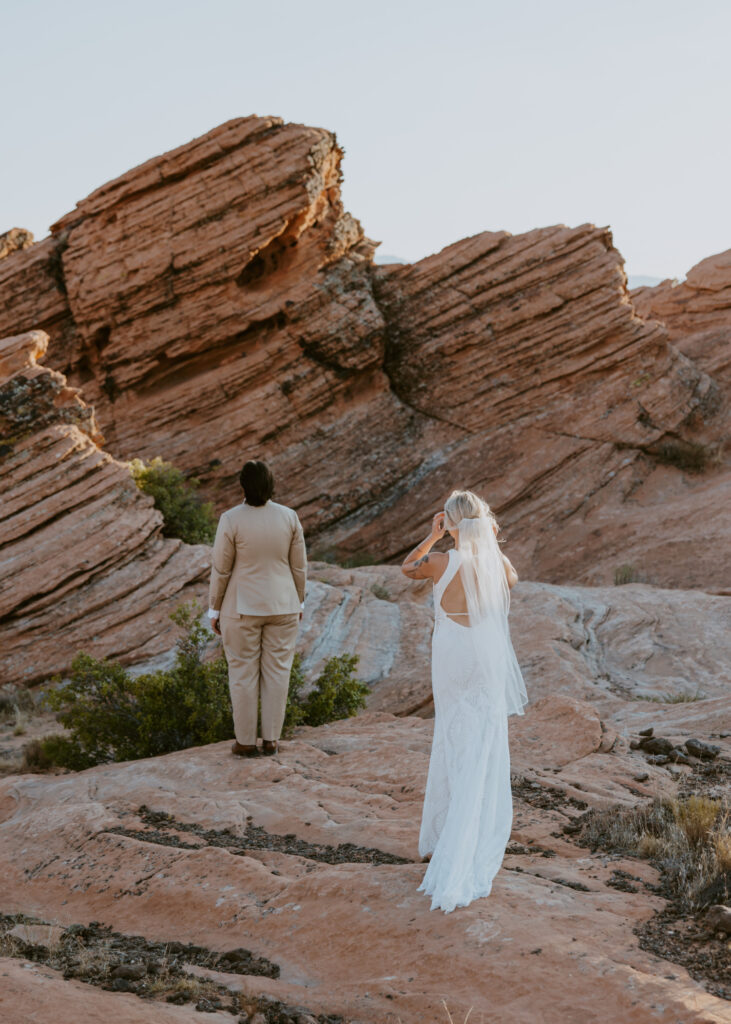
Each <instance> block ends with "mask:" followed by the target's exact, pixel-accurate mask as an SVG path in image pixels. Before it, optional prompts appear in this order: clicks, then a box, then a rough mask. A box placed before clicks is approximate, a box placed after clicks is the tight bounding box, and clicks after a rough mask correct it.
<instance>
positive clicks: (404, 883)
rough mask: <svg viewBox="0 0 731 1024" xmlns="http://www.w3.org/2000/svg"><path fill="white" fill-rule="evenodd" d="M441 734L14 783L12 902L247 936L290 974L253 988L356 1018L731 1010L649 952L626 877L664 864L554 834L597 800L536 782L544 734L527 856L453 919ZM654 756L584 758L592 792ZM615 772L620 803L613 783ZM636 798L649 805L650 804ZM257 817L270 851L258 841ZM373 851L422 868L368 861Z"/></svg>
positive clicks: (181, 937) (74, 918)
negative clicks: (610, 855) (361, 856)
mask: <svg viewBox="0 0 731 1024" xmlns="http://www.w3.org/2000/svg"><path fill="white" fill-rule="evenodd" d="M544 708H545V709H546V710H545V716H544V717H545V722H546V727H547V730H548V731H547V734H546V738H547V739H548V737H549V736H551V735H554V736H555V737H556V741H557V742H561V743H563V742H564V740H565V741H566V742H567V744H568V748H569V750H568V756H574V755H581V754H582V750H581V749H580V745H579V746H576V745H574V746H572V744H573V740H572V738H571V737H570V736H568V737H567V736H564V735H562V734H561V732H560V730H559V731H553V732H552V730H554V724H552V723H555V722H556V720H557V716H556V706H555V705H554V706H553V710H552V708H551V704H550V702H547V703H546V704H545V705H544ZM538 710H539V709H533V711H534V713H538ZM563 714H564V716H565V721H566V724H567V726H569V727H570V726H571V722H572V715H573V716H574V717H573V721H574V722H576V721H578V720H579V719H582V720H584V721H585V722H591V718H592V715H593V711H592V709H591V708H590V707H588V708H582V707H580V706H579V703H578V702H576V704H574V705H573V711H572V712H571V713H570V712H569V707H568V705H565V706H564V710H563ZM576 716H579V717H578V718H576ZM587 716H588V717H587ZM582 728H583V727H582ZM430 738H431V724H430V723H429V722H425V721H423V720H421V719H419V718H413V717H412V718H396V717H394V716H391V715H386V714H379V713H370V714H365V715H363V716H360V717H358V718H356V719H353V720H350V721H347V722H341V723H334V724H332V725H330V726H327V727H323V728H320V729H305V730H302V731H301V733H300V734H298V736H297V737H295V738H294V739H293V740H291V741H289V742H287V743H285V744H283V745H282V750H281V752H280V753H279V754H278V755H277V756H276V757H273V758H266V759H261V760H259V761H253V762H246V763H242V762H241V761H240V760H238V759H235V758H233V757H232V756H231V754H230V753H229V751H228V747H227V745H226V744H217V745H213V746H210V747H205V748H197V749H195V750H188V751H182V752H180V753H177V754H172V755H169V756H167V757H163V758H157V759H152V760H147V761H138V762H134V763H129V764H120V765H108V766H103V767H99V768H95V769H91V770H89V771H87V772H83V773H80V774H76V775H66V776H59V777H55V778H42V777H37V776H21V777H16V778H14V779H5V780H3V781H2V782H0V822H1V823H0V834H1V836H2V846H3V851H4V853H3V870H4V872H5V878H6V882H7V886H6V903H7V904H8V905H7V906H6V907H5V910H6V911H8V912H18V911H23V912H25V913H29V914H39V913H42V914H43V915H44V916H45V919H46V920H52V921H53V922H57V923H59V924H67V923H71V922H78V921H81V922H86V921H89V920H98V921H101V922H103V923H105V924H109V925H112V926H113V927H114V928H115V929H116V930H118V931H122V932H127V933H135V934H140V933H144V934H145V935H146V936H147V937H148V938H150V939H156V940H172V939H176V940H178V941H182V942H188V941H190V942H195V943H198V944H200V945H203V946H205V947H206V948H210V949H215V950H220V951H225V950H228V949H234V948H238V947H241V946H243V947H245V948H247V949H251V950H252V951H253V952H255V953H256V954H257V955H260V956H266V957H267V958H269V959H270V960H272V961H273V962H275V963H277V964H278V965H279V967H280V976H279V978H278V979H277V980H274V979H253V978H241V979H238V983H239V984H240V985H241V988H242V989H243V990H246V991H248V992H250V993H251V992H252V991H253V990H256V991H257V992H258V993H263V992H266V993H268V994H270V995H272V996H276V997H277V998H281V999H283V1000H284V1001H288V1002H297V1003H298V1004H300V1005H303V1006H307V1007H308V1008H309V1010H310V1012H312V1013H339V1014H341V1015H342V1016H343V1017H344V1018H345V1019H346V1020H359V1021H374V1020H378V1021H383V1022H389V1024H396V1021H397V1020H399V1019H400V1020H401V1022H402V1024H412V1022H414V1024H416V1022H419V1024H422V1022H428V1024H436V1022H443V1021H444V1020H445V1015H444V1009H443V1005H442V1000H446V1002H447V1004H448V1006H449V1008H450V1011H451V1012H452V1014H453V1016H454V1017H455V1019H459V1020H462V1019H464V1016H465V1014H466V1013H467V1011H468V1009H469V1008H470V1006H472V1007H473V1015H475V1014H476V1015H477V1019H478V1020H479V1019H480V1015H481V1014H482V1015H485V1016H486V1018H489V1017H491V1016H497V1017H500V1018H501V1019H502V1018H508V1017H509V1018H510V1019H511V1020H513V1021H516V1022H517V1024H523V1022H525V1024H533V1022H534V1021H535V1019H536V1012H537V1006H540V1014H541V1017H542V1019H543V1020H544V1021H545V1022H546V1024H553V1022H554V1021H555V1022H559V1021H560V1022H564V1021H566V1020H572V1019H573V1020H577V1021H578V1020H581V1021H582V1022H587V1024H594V1022H596V1024H599V1022H602V1024H603V1022H604V1021H605V1020H606V1007H607V1006H608V1005H611V1006H612V1008H613V1009H612V1013H613V1014H614V1015H615V1017H616V1019H620V1020H622V1021H628V1022H630V1024H645V1022H646V1021H647V1020H648V1009H649V1008H651V1014H652V1019H654V1020H657V1021H660V1022H663V1021H665V1022H667V1024H677V1021H678V1020H684V1021H688V1022H697V1024H700V1022H710V1024H720V1022H721V1021H724V1020H726V1019H727V1006H726V1004H725V1003H724V1001H723V1000H720V999H718V998H716V997H714V996H712V995H710V994H709V993H708V992H706V991H704V989H703V987H702V985H701V984H699V983H698V982H696V981H693V980H692V979H691V978H690V977H689V976H688V975H687V973H686V972H685V970H684V969H683V968H680V967H678V966H677V965H676V964H672V965H669V964H668V962H667V961H662V960H660V959H659V958H657V957H656V956H655V955H653V954H651V953H649V952H646V951H645V950H643V949H642V948H641V947H640V946H639V945H638V941H637V937H636V936H635V935H634V934H633V932H632V926H633V924H641V923H642V922H643V921H645V920H647V919H648V917H650V916H651V915H652V914H653V913H654V911H655V910H657V909H659V908H660V906H661V905H662V900H661V899H660V897H658V896H656V895H654V894H653V893H652V892H650V891H649V890H647V889H646V887H644V886H643V885H640V886H639V887H638V891H636V892H626V891H620V890H618V889H617V888H616V887H613V886H609V885H608V884H607V883H608V882H609V881H610V880H611V874H612V870H613V869H622V870H627V869H629V870H631V871H632V872H633V873H635V874H638V873H639V875H640V877H643V878H646V880H647V882H648V883H652V882H653V881H654V880H656V875H655V873H654V871H653V870H652V869H650V868H649V866H648V865H642V864H639V862H636V861H631V862H629V861H626V860H624V859H622V858H619V859H614V860H610V861H609V862H607V858H606V857H605V856H602V855H593V854H591V853H590V852H589V851H588V850H586V849H585V848H579V847H576V846H574V845H572V844H571V843H570V842H569V841H568V840H566V839H565V838H555V837H553V833H555V832H557V830H559V829H560V826H561V824H562V823H565V822H567V821H570V820H571V818H572V817H573V816H574V815H575V814H576V813H577V812H576V810H575V808H574V807H573V806H572V804H571V801H570V800H569V797H570V796H573V795H574V794H576V795H577V796H578V795H580V794H581V792H582V791H581V790H576V789H572V788H571V787H565V788H564V786H563V783H561V786H560V787H557V780H558V779H559V778H560V776H559V777H557V776H555V775H554V774H553V773H551V774H550V775H548V774H546V773H544V772H543V770H542V769H538V770H537V771H535V772H530V773H529V774H526V775H523V774H522V773H521V772H520V769H519V767H518V765H519V761H520V759H521V757H528V758H529V757H531V756H532V754H533V752H534V751H535V743H534V741H533V740H532V739H531V738H527V739H526V740H525V742H523V741H521V739H520V738H519V737H518V736H517V734H515V738H514V739H513V737H512V735H511V751H513V754H514V761H515V764H514V772H517V773H518V774H516V775H515V779H514V781H515V785H516V789H515V797H514V812H515V813H514V828H513V835H512V837H511V842H512V843H514V844H516V845H515V851H516V852H512V853H508V854H507V855H506V858H505V861H504V864H503V867H502V868H501V870H500V872H499V873H498V876H497V877H496V882H495V885H494V887H493V892H492V893H491V895H490V897H489V898H487V899H484V900H478V901H475V903H473V904H472V905H471V906H470V907H468V908H460V909H458V910H457V911H455V912H454V913H452V914H449V915H443V914H441V913H440V912H438V911H434V912H431V911H430V910H429V900H428V898H426V897H424V896H423V894H421V893H418V892H417V891H416V889H417V886H418V884H419V881H420V879H421V877H422V874H423V871H424V865H423V864H421V863H419V860H418V856H417V837H418V827H419V818H420V809H421V803H422V800H423V792H424V781H425V776H426V767H427V761H428V752H429V745H430ZM635 757H636V754H635V753H634V752H620V753H618V754H599V753H591V752H588V753H584V754H583V756H579V759H578V761H569V762H568V763H567V764H566V765H565V766H564V768H563V770H564V771H565V770H567V769H568V768H569V767H570V765H571V764H579V765H581V771H582V778H583V783H584V785H585V786H586V789H585V790H584V791H583V792H584V797H585V800H586V801H587V802H588V804H589V805H593V804H594V803H596V805H597V806H602V805H603V804H602V801H603V800H606V799H607V794H608V793H609V792H610V790H609V789H607V785H606V782H607V780H609V781H610V784H611V785H614V786H616V787H617V789H619V788H620V787H621V780H622V778H623V777H624V775H625V774H626V773H628V772H629V771H630V770H631V765H632V764H633V762H634V759H635ZM608 764H613V767H612V768H611V769H608ZM665 777H666V779H667V783H666V784H667V786H669V787H670V786H672V785H673V783H672V779H671V777H670V776H669V775H668V774H667V773H665ZM600 780H604V782H605V786H604V795H603V796H602V795H601V794H599V793H597V794H594V793H593V792H592V791H591V783H592V782H593V783H596V784H597V789H598V788H599V787H598V784H599V781H600ZM529 783H530V785H528V784H529ZM557 788H561V789H563V791H564V796H563V797H561V796H560V795H558V794H557V793H556V792H555V790H556V789H557ZM623 792H624V799H625V801H626V802H627V803H632V802H634V801H636V800H637V799H638V798H639V797H638V795H637V794H636V793H633V792H632V791H631V789H630V788H629V787H628V786H625V787H624V789H623ZM546 796H550V797H551V799H549V800H545V799H541V797H546ZM143 805H144V806H143ZM153 812H154V814H153ZM151 814H152V817H151ZM166 815H167V817H166ZM253 826H256V828H257V829H259V831H258V832H257V833H256V835H258V836H259V837H260V838H261V836H262V835H263V833H262V831H261V830H262V829H263V830H265V833H266V836H267V837H269V839H268V845H267V843H264V845H262V844H261V842H259V843H256V842H254V841H253V839H252V838H249V839H247V836H249V837H251V836H252V835H253V833H251V831H250V830H251V828H252V827H253ZM559 834H560V832H559ZM237 837H239V846H238V847H237V846H236V842H237ZM277 837H279V839H277ZM275 840H276V842H275ZM280 840H281V841H280ZM295 840H296V841H297V842H299V843H300V845H299V846H297V847H293V845H292V844H293V843H294V842H295ZM343 843H350V844H353V845H352V846H350V847H346V848H345V849H346V850H347V852H346V853H345V854H344V855H343V856H342V857H341V859H340V860H337V858H336V860H335V861H334V862H333V861H332V859H331V860H330V861H329V862H328V860H327V856H330V855H329V854H328V853H327V851H333V850H337V849H338V848H339V847H340V848H341V849H343V847H342V845H341V844H343ZM302 844H304V845H302ZM536 844H538V845H539V846H540V847H542V848H543V849H550V850H553V852H554V856H551V857H548V858H546V857H543V856H541V854H540V852H538V851H537V850H536V849H535V847H536ZM367 848H377V849H378V850H380V851H383V852H384V854H389V855H392V856H397V857H400V858H402V859H401V861H400V862H395V863H386V862H383V863H363V862H358V861H357V850H362V849H367ZM354 849H355V851H356V852H353V851H354ZM520 849H522V850H523V852H518V851H519V850H520ZM531 849H532V850H533V852H531ZM21 851H23V852H22V855H21ZM322 851H325V853H324V854H323V852H322ZM325 936H326V937H327V941H324V937H325ZM317 937H320V938H322V939H323V941H315V939H317ZM455 961H457V962H458V963H459V970H457V971H455V968H454V964H455ZM567 980H570V982H571V985H570V988H569V987H568V985H567ZM230 981H231V982H232V983H236V982H237V979H236V978H231V979H230ZM49 982H50V979H49ZM95 997H96V996H95V993H92V996H91V997H90V998H95ZM124 998H125V1000H128V999H129V997H128V996H127V997H124ZM117 1005H119V1006H120V1007H121V1006H122V1005H124V1006H126V1005H127V1002H126V1001H125V1002H124V1004H122V1003H118V1004H117ZM154 1011H155V1012H157V1007H155V1008H154ZM125 1019H130V1020H134V1019H136V1018H134V1017H133V1016H130V1017H128V1018H125ZM148 1019H151V1020H156V1019H157V1018H156V1017H154V1016H152V1015H151V1016H150V1017H149V1018H148ZM160 1019H166V1018H160ZM171 1019H178V1018H171ZM180 1019H186V1018H180Z"/></svg>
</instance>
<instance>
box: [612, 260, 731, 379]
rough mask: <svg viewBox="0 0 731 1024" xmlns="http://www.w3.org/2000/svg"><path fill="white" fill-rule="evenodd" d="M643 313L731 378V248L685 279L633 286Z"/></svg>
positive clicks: (708, 367)
mask: <svg viewBox="0 0 731 1024" xmlns="http://www.w3.org/2000/svg"><path fill="white" fill-rule="evenodd" d="M631 294H632V302H633V303H634V305H635V308H636V309H637V311H638V312H639V313H640V315H641V316H643V317H645V318H647V319H653V320H661V321H662V322H663V323H664V324H665V326H666V328H667V330H668V333H669V335H670V337H671V338H672V340H673V342H674V344H675V345H677V347H678V348H679V349H680V350H681V352H685V354H686V355H688V356H690V357H691V358H692V359H693V360H694V361H695V362H696V363H697V364H698V365H699V366H700V367H701V368H702V369H704V370H705V371H706V372H707V373H710V374H712V375H713V376H714V377H717V378H718V379H722V380H724V381H725V382H726V383H727V384H728V382H729V377H730V376H731V249H727V250H726V252H720V253H718V254H717V255H715V256H708V257H707V259H704V260H701V262H700V263H696V265H695V266H694V267H692V268H691V269H690V270H689V271H688V275H687V277H686V278H685V280H684V281H682V282H677V281H673V280H671V279H666V280H665V281H661V282H660V284H658V285H655V286H654V287H653V288H634V289H633V290H632V293H631Z"/></svg>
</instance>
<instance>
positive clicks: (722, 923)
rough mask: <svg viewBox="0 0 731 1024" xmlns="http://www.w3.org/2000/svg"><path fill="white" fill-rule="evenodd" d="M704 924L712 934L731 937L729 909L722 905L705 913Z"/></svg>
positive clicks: (719, 904)
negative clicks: (719, 933) (718, 933)
mask: <svg viewBox="0 0 731 1024" xmlns="http://www.w3.org/2000/svg"><path fill="white" fill-rule="evenodd" d="M705 923H706V925H707V926H708V927H709V928H710V929H711V930H712V931H714V932H724V933H725V934H726V935H731V907H726V906H724V905H723V904H722V903H717V904H716V905H715V906H713V907H710V908H709V909H708V912H707V913H706V918H705Z"/></svg>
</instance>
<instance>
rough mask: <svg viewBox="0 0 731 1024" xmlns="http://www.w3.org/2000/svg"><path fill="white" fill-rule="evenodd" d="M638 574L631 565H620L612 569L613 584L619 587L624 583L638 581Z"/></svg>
mask: <svg viewBox="0 0 731 1024" xmlns="http://www.w3.org/2000/svg"><path fill="white" fill-rule="evenodd" d="M639 582H640V574H639V572H638V571H637V570H636V569H635V567H634V566H633V565H620V567H619V568H618V569H615V570H614V585H615V587H621V586H622V585H623V584H625V583H639Z"/></svg>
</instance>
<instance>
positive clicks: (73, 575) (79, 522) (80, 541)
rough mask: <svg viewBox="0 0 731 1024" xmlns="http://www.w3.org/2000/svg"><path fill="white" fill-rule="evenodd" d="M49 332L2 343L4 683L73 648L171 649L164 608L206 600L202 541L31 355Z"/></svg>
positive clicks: (120, 653)
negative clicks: (181, 536) (167, 528)
mask: <svg viewBox="0 0 731 1024" xmlns="http://www.w3.org/2000/svg"><path fill="white" fill-rule="evenodd" d="M47 344H48V336H47V335H46V334H45V333H43V332H42V331H31V332H29V333H26V334H23V335H19V336H16V337H12V338H5V339H3V340H2V341H0V433H1V436H2V443H1V446H0V487H1V488H2V491H3V500H2V506H0V544H1V545H2V559H1V560H0V649H2V653H3V657H2V682H11V683H16V684H17V683H34V682H38V681H41V680H44V679H46V678H48V676H50V675H52V674H53V673H55V672H61V671H63V670H65V669H67V668H68V666H69V664H70V662H71V659H72V658H73V656H74V655H75V654H76V652H77V650H79V649H82V648H83V649H85V650H86V651H87V652H88V653H90V654H93V655H95V656H97V657H101V656H111V657H115V658H120V659H121V660H122V661H125V662H127V663H129V662H130V661H137V660H140V658H149V657H152V656H154V655H157V654H161V653H163V652H166V651H168V650H170V648H171V647H173V645H174V643H175V637H176V629H175V627H174V626H173V624H172V623H171V622H170V620H169V618H168V615H169V613H170V612H171V611H172V610H173V608H174V607H175V606H176V605H177V604H179V603H180V602H182V601H184V600H187V599H189V598H191V597H193V596H200V597H203V596H204V593H205V581H206V579H207V574H208V566H209V564H210V553H209V549H208V548H207V547H205V546H204V545H196V546H192V545H187V544H183V543H182V542H181V541H179V540H174V539H170V538H165V537H163V536H162V535H161V527H162V516H161V515H160V513H159V512H158V511H156V509H155V508H154V506H153V502H152V498H150V497H148V496H147V495H144V494H142V493H141V492H140V491H139V490H138V488H137V486H136V485H135V483H134V481H133V480H132V477H131V476H130V473H129V470H128V468H127V467H126V466H125V465H124V464H123V463H120V462H118V461H117V460H116V459H114V458H113V457H112V456H111V455H109V454H108V453H107V452H106V451H104V450H103V449H102V448H101V447H100V446H99V442H100V441H101V435H100V434H99V432H98V429H97V427H96V423H95V419H94V415H93V411H92V409H91V408H90V407H89V406H87V405H86V404H85V402H84V401H83V399H82V398H81V397H80V395H79V393H78V390H77V389H75V388H72V387H69V386H68V384H67V382H66V379H65V378H64V376H63V375H62V374H60V373H58V372H56V371H54V370H50V369H48V368H47V367H45V366H43V365H39V364H38V359H39V358H41V357H42V356H44V353H45V351H46V346H47Z"/></svg>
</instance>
